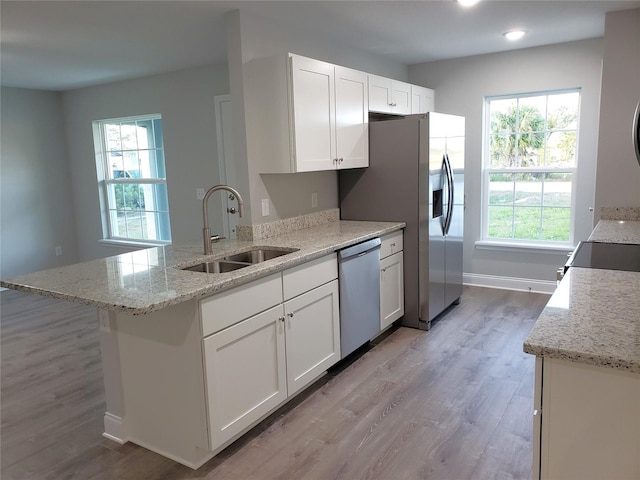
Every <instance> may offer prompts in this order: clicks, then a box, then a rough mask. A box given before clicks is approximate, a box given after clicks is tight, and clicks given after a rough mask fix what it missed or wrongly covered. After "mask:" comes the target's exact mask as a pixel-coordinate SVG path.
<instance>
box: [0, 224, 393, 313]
mask: <svg viewBox="0 0 640 480" xmlns="http://www.w3.org/2000/svg"><path fill="white" fill-rule="evenodd" d="M404 227H405V224H404V223H400V222H359V221H335V222H330V223H326V224H323V225H319V226H315V227H311V228H305V229H302V230H296V231H293V232H289V233H286V234H283V235H279V236H275V237H271V238H267V239H263V240H253V241H241V240H221V241H219V242H217V243H215V244H214V254H213V255H211V256H204V255H202V245H200V244H198V245H172V246H168V247H154V248H148V249H144V250H139V251H137V252H132V253H125V254H122V255H117V256H113V257H107V258H102V259H98V260H92V261H89V262H83V263H77V264H74V265H68V266H65V267H60V268H53V269H49V270H43V271H40V272H35V273H29V274H26V275H21V276H18V277H15V278H12V279H10V280H0V286H2V287H5V288H11V289H14V290H20V291H23V292H27V293H36V294H40V295H45V296H50V297H55V298H59V299H62V300H67V301H71V302H76V303H83V304H87V305H94V306H96V307H98V308H103V309H107V310H115V311H122V312H127V313H130V314H134V315H139V314H145V313H149V312H153V311H156V310H160V309H162V308H166V307H168V306H171V305H175V304H178V303H181V302H184V301H187V300H191V299H195V298H200V297H203V296H206V295H211V294H213V293H216V292H220V291H222V290H226V289H229V288H232V287H235V286H238V285H242V284H244V283H247V282H250V281H252V280H255V279H257V278H260V277H264V276H266V275H269V274H271V273H275V272H279V271H282V270H285V269H287V268H290V267H293V266H296V265H299V264H301V263H305V262H308V261H310V260H313V259H315V258H318V257H321V256H324V255H327V254H330V253H332V252H335V251H336V250H339V249H341V248H345V247H347V246H350V245H354V244H356V243H360V242H362V241H365V240H368V239H371V238H375V237H379V236H382V235H385V234H387V233H391V232H394V231H397V230H400V229H402V228H404ZM256 246H269V247H281V248H282V247H289V248H298V249H299V250H298V251H296V252H293V253H290V254H287V255H283V256H281V257H277V258H274V259H271V260H268V261H265V262H262V263H258V264H255V265H251V266H248V267H245V268H241V269H239V270H236V271H233V272H229V273H216V274H206V273H198V272H191V271H185V270H181V268H183V267H187V266H191V265H196V264H198V263H202V262H204V261H207V260H214V259H217V258H222V257H224V256H227V255H232V254H234V253H239V252H242V251H246V250H249V249H250V248H251V247H256Z"/></svg>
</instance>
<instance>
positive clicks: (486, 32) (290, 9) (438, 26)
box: [0, 0, 640, 90]
mask: <svg viewBox="0 0 640 480" xmlns="http://www.w3.org/2000/svg"><path fill="white" fill-rule="evenodd" d="M639 7H640V1H613V0H607V1H578V0H570V1H557V0H554V1H542V0H517V1H502V0H484V1H482V2H480V3H479V4H477V5H476V6H474V7H471V8H464V7H462V6H461V5H459V4H458V3H456V2H455V1H454V0H437V1H425V0H423V1H366V2H365V1H302V0H298V1H267V0H263V1H213V0H201V1H152V0H143V1H131V0H129V1H86V0H85V1H41V2H38V1H25V0H19V1H10V0H2V1H1V2H0V22H1V23H0V39H1V42H0V61H1V63H0V76H1V80H2V85H3V86H13V87H23V88H34V89H43V90H68V89H74V88H80V87H85V86H91V85H98V84H102V83H108V82H113V81H118V80H125V79H130V78H136V77H142V76H146V75H152V74H157V73H166V72H169V71H174V70H180V69H184V68H191V67H197V66H203V65H210V64H215V63H219V62H224V61H226V55H227V48H226V29H225V24H224V14H225V13H226V12H228V11H230V10H234V9H240V10H245V11H247V12H249V13H251V14H253V15H258V16H262V17H265V18H267V19H268V20H269V21H270V22H273V23H275V24H277V25H279V26H282V28H293V29H297V30H300V31H302V32H308V33H309V34H312V35H316V36H320V35H323V36H327V37H329V38H332V40H333V41H335V42H337V43H338V44H341V45H346V46H349V47H351V48H355V49H359V50H363V51H366V52H371V53H375V54H378V55H383V56H386V57H389V58H391V59H394V60H396V61H398V62H401V63H404V64H415V63H423V62H430V61H434V60H442V59H448V58H457V57H464V56H469V55H479V54H484V53H492V52H499V51H505V50H511V49H516V48H525V47H532V46H540V45H547V44H553V43H561V42H567V41H573V40H581V39H585V38H594V37H601V36H603V34H604V17H605V13H606V12H608V11H613V10H624V9H631V8H639ZM514 28H522V29H525V30H526V31H527V32H528V34H527V35H526V36H525V38H524V39H522V40H520V41H518V42H507V41H506V40H505V39H504V37H503V36H502V33H504V32H505V31H507V30H511V29H514Z"/></svg>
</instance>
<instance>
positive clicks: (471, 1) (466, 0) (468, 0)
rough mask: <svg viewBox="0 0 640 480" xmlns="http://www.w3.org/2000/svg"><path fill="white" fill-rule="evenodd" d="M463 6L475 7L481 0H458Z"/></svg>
mask: <svg viewBox="0 0 640 480" xmlns="http://www.w3.org/2000/svg"><path fill="white" fill-rule="evenodd" d="M456 1H457V2H458V3H459V4H460V5H462V6H463V7H473V6H474V5H475V4H476V3H478V2H479V1H480V0H456Z"/></svg>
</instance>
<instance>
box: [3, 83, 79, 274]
mask: <svg viewBox="0 0 640 480" xmlns="http://www.w3.org/2000/svg"><path fill="white" fill-rule="evenodd" d="M1 99H2V112H1V116H2V122H1V124H0V126H1V127H0V135H1V137H2V141H1V154H0V156H1V163H0V231H1V232H2V236H1V238H0V277H1V278H3V279H4V278H10V277H12V276H15V275H19V274H23V273H28V272H33V271H36V270H44V269H47V268H53V267H57V266H61V265H64V264H68V263H73V262H75V261H77V260H78V257H77V256H76V228H75V215H74V213H75V205H74V201H73V197H72V195H71V190H72V183H71V179H70V171H69V165H68V163H67V158H68V156H67V145H66V141H65V134H64V127H63V121H62V99H61V94H60V93H59V92H46V91H40V90H28V89H22V88H8V87H3V88H2V91H1ZM56 246H60V247H61V249H62V255H61V256H56V254H55V248H56Z"/></svg>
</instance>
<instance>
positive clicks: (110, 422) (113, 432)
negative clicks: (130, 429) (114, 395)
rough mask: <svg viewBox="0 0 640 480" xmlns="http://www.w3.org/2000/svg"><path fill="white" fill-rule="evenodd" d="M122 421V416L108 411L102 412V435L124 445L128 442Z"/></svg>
mask: <svg viewBox="0 0 640 480" xmlns="http://www.w3.org/2000/svg"><path fill="white" fill-rule="evenodd" d="M124 432H125V428H124V422H123V421H122V418H120V417H118V416H117V415H114V414H112V413H109V412H105V414H104V433H103V434H102V436H103V437H104V438H108V439H109V440H113V441H114V442H116V443H119V444H120V445H124V444H125V443H127V442H128V440H127V438H126V435H125V433H124Z"/></svg>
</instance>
